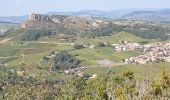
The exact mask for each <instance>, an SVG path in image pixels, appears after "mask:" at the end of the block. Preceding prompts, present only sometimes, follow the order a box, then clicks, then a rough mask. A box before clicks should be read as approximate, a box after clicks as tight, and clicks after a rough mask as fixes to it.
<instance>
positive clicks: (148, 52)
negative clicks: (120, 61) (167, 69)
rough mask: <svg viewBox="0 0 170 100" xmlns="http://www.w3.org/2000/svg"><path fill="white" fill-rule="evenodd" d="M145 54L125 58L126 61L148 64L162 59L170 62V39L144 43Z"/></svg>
mask: <svg viewBox="0 0 170 100" xmlns="http://www.w3.org/2000/svg"><path fill="white" fill-rule="evenodd" d="M143 52H144V54H143V55H139V56H137V57H130V58H128V59H125V63H133V64H147V63H156V62H160V61H166V62H170V41H169V42H166V43H163V42H160V43H155V44H147V45H143Z"/></svg>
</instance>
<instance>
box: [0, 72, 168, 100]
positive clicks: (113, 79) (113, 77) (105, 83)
mask: <svg viewBox="0 0 170 100" xmlns="http://www.w3.org/2000/svg"><path fill="white" fill-rule="evenodd" d="M0 98H1V99H4V100H10V99H13V100H18V99H19V100H25V99H31V100H35V99H39V100H117V99H118V100H168V99H169V98H170V78H169V76H168V74H167V72H166V71H164V70H163V71H162V72H161V76H160V77H159V78H157V79H156V80H152V79H149V78H148V79H145V80H143V81H142V80H140V81H139V80H137V79H136V78H135V74H134V73H132V72H130V71H127V72H124V73H122V74H115V73H112V72H111V71H110V72H108V73H107V74H106V75H105V76H103V77H98V78H94V79H87V78H81V77H77V76H73V77H72V78H71V79H70V80H43V81H40V80H37V79H35V78H33V77H30V76H27V75H24V76H19V75H18V74H17V72H16V71H9V72H8V73H7V74H6V77H1V80H0Z"/></svg>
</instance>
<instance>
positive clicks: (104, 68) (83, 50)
mask: <svg viewBox="0 0 170 100" xmlns="http://www.w3.org/2000/svg"><path fill="white" fill-rule="evenodd" d="M0 29H2V30H3V29H6V31H3V33H2V34H1V35H0V77H1V78H2V79H4V81H7V82H9V83H7V84H6V85H4V86H6V87H5V88H6V91H8V93H11V95H10V94H9V95H10V96H13V95H14V93H13V92H14V91H13V89H11V88H10V87H12V88H14V89H16V90H18V93H21V91H25V92H24V93H27V91H26V90H27V89H28V88H29V86H30V87H31V88H32V91H33V93H34V94H37V95H44V93H45V92H44V91H43V90H45V91H50V93H51V90H53V92H54V91H55V92H54V94H55V93H58V92H56V91H60V90H61V91H62V93H61V95H57V96H55V97H57V98H62V96H63V97H65V96H66V95H69V96H70V97H66V98H67V99H68V98H72V95H74V96H75V97H76V96H78V95H75V94H74V92H73V91H71V90H70V89H72V87H73V88H74V89H77V88H79V87H81V86H83V85H85V87H88V88H94V87H97V88H102V87H105V86H106V83H107V85H108V86H109V85H111V83H112V82H113V84H117V85H118V84H119V81H122V82H121V84H124V85H125V86H126V85H127V84H129V83H130V84H135V87H134V88H136V89H138V91H144V90H140V89H139V87H138V86H137V84H140V86H142V85H141V84H144V88H145V86H146V87H147V86H148V84H149V86H150V84H151V83H152V81H153V80H159V79H160V73H161V70H163V69H165V70H166V73H169V72H170V67H169V64H170V62H169V58H170V53H169V50H170V48H169V46H170V44H169V41H170V37H169V33H170V27H169V25H168V24H167V23H157V22H146V21H140V20H120V19H116V20H113V19H107V18H106V19H105V18H102V19H101V18H94V17H85V16H83V17H82V16H65V15H62V16H61V15H42V14H31V15H30V17H29V19H27V20H26V21H25V22H24V23H21V24H6V23H5V24H4V23H2V24H1V25H0ZM163 72H164V70H163ZM122 73H123V74H122ZM164 73H165V72H164ZM121 75H123V76H121ZM134 75H135V76H134ZM161 75H162V74H161ZM119 76H120V77H119ZM112 78H113V79H112ZM119 78H120V80H119ZM121 78H122V79H121ZM161 78H162V77H161ZM18 80H19V81H18ZM115 80H116V82H115ZM123 80H125V81H123ZM146 80H148V83H147V82H145V81H146ZM72 81H73V83H72ZM74 81H76V83H74ZM25 82H26V83H25ZM27 82H28V83H27ZM34 82H35V83H34ZM79 82H80V84H79ZM81 82H82V83H81ZM84 82H85V83H84ZM117 82H118V83H117ZM126 82H127V83H126ZM133 82H134V83H133ZM135 82H136V83H135ZM137 82H139V83H137ZM140 82H141V83H140ZM2 83H3V82H2ZM91 83H93V84H91ZM33 84H34V85H33ZM42 84H43V85H42ZM73 84H74V85H73ZM12 85H13V86H12ZM77 85H79V86H78V87H76V88H75V87H74V86H77ZM71 86H72V87H71ZM91 86H94V87H91ZM111 86H113V85H111ZM127 86H128V85H127ZM36 88H37V89H36ZM51 88H56V89H51ZM88 88H84V87H83V91H86V92H90V93H91V92H93V91H92V90H94V91H99V90H95V89H92V90H88ZM113 88H114V89H117V87H116V86H113ZM124 88H125V87H124ZM20 89H21V91H20ZM86 89H87V90H86ZM105 90H107V91H108V92H110V93H111V92H113V91H110V90H109V88H107V89H102V90H101V91H102V92H103V93H105V92H104V91H105ZM29 91H31V90H29ZM37 91H41V92H37ZM66 91H67V92H69V93H71V94H69V93H65V92H66ZM77 91H78V90H77ZM77 91H76V93H77ZM115 91H116V90H115ZM162 91H166V90H162ZM72 92H73V94H72ZM78 92H82V91H81V90H79V91H78ZM118 92H119V91H117V92H116V93H118ZM166 93H167V94H168V92H166ZM82 94H83V93H82ZM85 94H86V93H85ZM99 94H100V93H99ZM99 94H97V95H98V96H94V97H95V98H97V99H99V98H98V97H101V98H105V96H99ZM127 94H128V93H127ZM139 94H140V93H139ZM25 95H27V94H25ZM48 95H50V94H48ZM80 95H81V94H80ZM83 95H84V94H83ZM86 95H89V94H88V93H87V94H86ZM107 95H108V96H109V94H107ZM140 95H142V93H141V94H140ZM149 95H152V96H153V95H154V96H155V94H149ZM10 96H6V98H14V97H10ZM114 96H115V94H114ZM135 96H136V95H135ZM50 97H51V95H50ZM50 97H49V98H50ZM85 97H86V96H85ZM136 97H138V96H136ZM140 97H141V98H142V96H140ZM165 97H166V96H165ZM15 98H17V97H15ZM20 98H24V97H23V96H22V95H20ZM35 98H38V97H37V96H36V97H35ZM41 98H43V97H41ZM77 98H78V97H77ZM101 98H100V99H101ZM118 98H121V96H120V97H118ZM100 99H99V100H100ZM47 100H48V99H47ZM51 100H54V98H53V99H51ZM73 100H74V99H73ZM89 100H90V99H89ZM101 100H102V99H101ZM122 100H124V99H122Z"/></svg>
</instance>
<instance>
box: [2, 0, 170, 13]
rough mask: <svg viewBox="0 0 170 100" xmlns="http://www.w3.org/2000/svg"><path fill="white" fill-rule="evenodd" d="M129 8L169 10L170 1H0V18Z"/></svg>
mask: <svg viewBox="0 0 170 100" xmlns="http://www.w3.org/2000/svg"><path fill="white" fill-rule="evenodd" d="M129 8H170V0H1V2H0V16H12V15H13V16H18V15H26V14H29V13H32V12H35V13H46V12H50V11H78V10H115V9H129Z"/></svg>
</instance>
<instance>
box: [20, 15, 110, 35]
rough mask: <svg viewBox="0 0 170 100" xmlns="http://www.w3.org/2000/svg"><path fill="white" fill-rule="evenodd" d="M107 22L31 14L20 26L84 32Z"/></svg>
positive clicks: (86, 18)
mask: <svg viewBox="0 0 170 100" xmlns="http://www.w3.org/2000/svg"><path fill="white" fill-rule="evenodd" d="M107 24H108V22H106V21H102V20H96V19H93V18H91V17H83V16H63V15H51V16H50V15H42V14H31V15H30V17H29V19H28V20H27V21H26V22H25V23H23V24H22V25H21V28H38V29H39V28H45V29H51V30H70V31H74V32H85V31H88V30H92V29H95V28H98V27H100V26H104V25H107Z"/></svg>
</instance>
